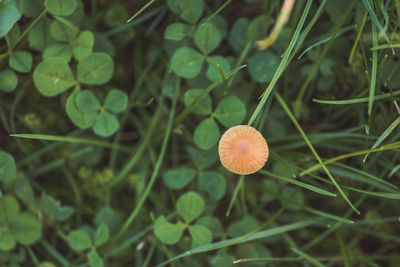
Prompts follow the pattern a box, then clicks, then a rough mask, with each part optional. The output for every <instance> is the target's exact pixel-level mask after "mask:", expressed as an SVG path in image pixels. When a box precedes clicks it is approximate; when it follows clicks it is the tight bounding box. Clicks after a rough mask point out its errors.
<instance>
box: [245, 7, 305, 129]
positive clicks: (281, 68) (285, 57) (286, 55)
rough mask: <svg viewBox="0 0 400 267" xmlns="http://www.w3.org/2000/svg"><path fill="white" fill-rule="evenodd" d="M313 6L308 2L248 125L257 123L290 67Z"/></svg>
mask: <svg viewBox="0 0 400 267" xmlns="http://www.w3.org/2000/svg"><path fill="white" fill-rule="evenodd" d="M311 4H312V1H310V0H308V1H307V4H306V6H305V8H304V11H303V14H302V15H301V18H300V21H299V23H298V24H297V28H296V31H295V32H294V34H293V37H292V40H290V43H289V46H288V48H287V49H286V51H285V53H284V55H283V58H282V60H281V63H280V64H279V66H278V68H277V69H276V71H275V74H274V76H273V77H272V80H271V82H270V83H269V85H268V87H267V88H266V89H265V91H264V93H263V94H262V96H261V100H260V102H259V103H258V105H257V107H256V109H255V110H254V112H253V114H252V115H251V117H250V120H249V123H248V125H252V124H253V122H254V121H255V119H256V118H257V116H258V114H259V113H260V111H261V110H262V108H263V106H264V105H265V102H266V101H267V99H268V97H269V95H270V94H271V92H272V90H273V89H274V86H275V84H276V82H277V81H278V79H279V78H280V77H281V75H282V73H283V71H284V70H285V69H286V67H287V66H288V64H289V62H290V60H289V57H290V55H291V53H292V51H293V48H294V46H295V45H296V43H297V42H298V40H299V35H300V31H301V29H302V27H303V25H304V22H305V20H306V18H307V15H308V12H309V11H310V8H311Z"/></svg>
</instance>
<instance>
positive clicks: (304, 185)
mask: <svg viewBox="0 0 400 267" xmlns="http://www.w3.org/2000/svg"><path fill="white" fill-rule="evenodd" d="M259 173H261V174H265V175H269V176H272V177H275V178H277V179H278V180H281V181H285V182H288V183H291V184H294V185H297V186H299V187H302V188H305V189H307V190H310V191H313V192H315V193H318V194H321V195H324V196H329V197H336V194H334V193H331V192H329V191H326V190H324V189H322V188H319V187H316V186H313V185H310V184H306V183H303V182H300V181H298V180H296V179H291V178H287V177H284V176H281V175H278V174H274V173H272V172H269V171H265V170H261V171H259Z"/></svg>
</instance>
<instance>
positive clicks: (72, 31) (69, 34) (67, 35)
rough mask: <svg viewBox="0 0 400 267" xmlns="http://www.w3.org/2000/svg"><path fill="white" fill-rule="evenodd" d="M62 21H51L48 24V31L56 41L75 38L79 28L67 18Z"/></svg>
mask: <svg viewBox="0 0 400 267" xmlns="http://www.w3.org/2000/svg"><path fill="white" fill-rule="evenodd" d="M63 22H65V23H63ZM63 22H61V21H59V20H55V21H53V22H52V23H51V25H50V33H51V35H52V36H53V38H54V39H55V40H57V41H61V42H72V41H73V40H75V38H76V35H77V34H78V31H79V29H78V27H76V26H75V25H74V24H73V23H72V22H71V21H69V20H66V19H64V20H63Z"/></svg>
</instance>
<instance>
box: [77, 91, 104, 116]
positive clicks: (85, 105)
mask: <svg viewBox="0 0 400 267" xmlns="http://www.w3.org/2000/svg"><path fill="white" fill-rule="evenodd" d="M75 101H76V106H77V107H78V109H79V110H81V111H82V112H84V113H91V112H97V111H98V110H99V109H100V108H101V106H100V102H99V100H98V99H97V97H96V96H95V95H94V93H93V92H92V91H90V90H82V91H80V92H78V93H77V94H76V99H75Z"/></svg>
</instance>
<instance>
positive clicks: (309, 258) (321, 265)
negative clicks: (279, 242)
mask: <svg viewBox="0 0 400 267" xmlns="http://www.w3.org/2000/svg"><path fill="white" fill-rule="evenodd" d="M290 249H291V250H292V251H293V252H294V253H296V254H297V255H299V256H300V257H302V258H304V259H305V260H306V261H308V262H309V263H311V264H312V265H315V266H318V267H324V266H325V265H323V264H322V263H321V262H320V261H319V260H317V259H316V258H314V257H312V256H310V255H308V254H306V253H304V252H303V251H301V250H299V249H297V248H295V247H291V248H290Z"/></svg>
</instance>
